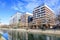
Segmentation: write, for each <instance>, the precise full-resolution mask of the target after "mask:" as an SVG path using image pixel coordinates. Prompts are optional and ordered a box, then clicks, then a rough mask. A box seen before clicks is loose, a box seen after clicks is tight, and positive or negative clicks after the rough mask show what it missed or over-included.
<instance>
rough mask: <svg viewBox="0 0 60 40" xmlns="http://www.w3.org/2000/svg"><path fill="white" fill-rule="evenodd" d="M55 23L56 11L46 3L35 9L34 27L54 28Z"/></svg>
mask: <svg viewBox="0 0 60 40" xmlns="http://www.w3.org/2000/svg"><path fill="white" fill-rule="evenodd" d="M54 25H55V14H54V11H53V10H52V9H51V8H49V7H48V6H47V5H46V4H44V5H41V6H38V7H36V8H34V10H33V28H40V27H44V26H45V27H46V28H50V27H51V28H52V26H54Z"/></svg>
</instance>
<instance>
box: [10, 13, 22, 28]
mask: <svg viewBox="0 0 60 40" xmlns="http://www.w3.org/2000/svg"><path fill="white" fill-rule="evenodd" d="M20 19H21V13H20V12H16V14H14V15H13V16H11V18H10V26H11V27H17V26H18V24H19V21H20Z"/></svg>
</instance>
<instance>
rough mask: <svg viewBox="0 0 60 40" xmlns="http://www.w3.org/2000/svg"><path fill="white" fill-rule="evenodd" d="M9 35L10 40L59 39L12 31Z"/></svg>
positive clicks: (58, 39)
mask: <svg viewBox="0 0 60 40" xmlns="http://www.w3.org/2000/svg"><path fill="white" fill-rule="evenodd" d="M10 33H11V32H10ZM10 35H11V37H12V39H11V38H10V39H11V40H60V37H59V36H56V35H45V34H36V33H27V32H16V31H13V32H12V33H11V34H10Z"/></svg>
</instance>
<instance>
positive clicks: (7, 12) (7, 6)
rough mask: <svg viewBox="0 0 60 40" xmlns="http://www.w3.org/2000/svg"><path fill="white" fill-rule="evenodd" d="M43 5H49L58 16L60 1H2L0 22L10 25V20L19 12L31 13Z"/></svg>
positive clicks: (0, 2) (0, 4) (0, 1)
mask: <svg viewBox="0 0 60 40" xmlns="http://www.w3.org/2000/svg"><path fill="white" fill-rule="evenodd" d="M42 3H45V4H47V5H48V6H49V7H50V8H52V9H53V10H54V12H55V13H56V14H57V12H58V10H59V9H60V4H59V3H60V0H0V19H1V20H0V21H1V22H2V23H5V24H8V23H9V19H10V17H11V16H12V15H14V14H15V13H16V12H17V11H20V12H30V13H32V11H33V9H34V8H35V7H37V6H39V5H41V4H42Z"/></svg>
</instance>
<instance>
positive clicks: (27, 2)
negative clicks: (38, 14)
mask: <svg viewBox="0 0 60 40" xmlns="http://www.w3.org/2000/svg"><path fill="white" fill-rule="evenodd" d="M16 2H17V3H14V5H13V6H12V8H13V9H14V10H20V11H23V12H25V11H29V12H31V11H32V10H33V9H34V8H35V7H37V6H38V5H40V4H41V2H42V1H41V0H20V1H19V0H16Z"/></svg>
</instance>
